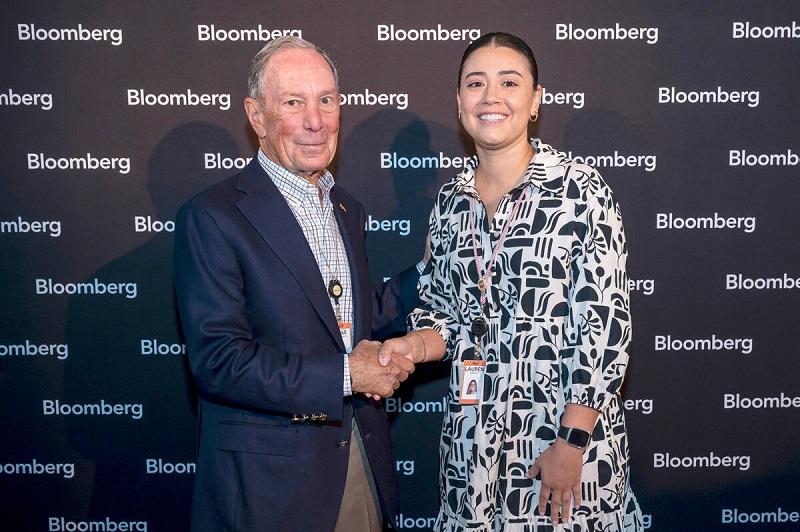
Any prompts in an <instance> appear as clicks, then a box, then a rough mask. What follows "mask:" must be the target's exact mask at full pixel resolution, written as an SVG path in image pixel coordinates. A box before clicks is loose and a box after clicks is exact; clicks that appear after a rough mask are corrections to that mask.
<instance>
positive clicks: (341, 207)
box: [339, 203, 347, 212]
mask: <svg viewBox="0 0 800 532" xmlns="http://www.w3.org/2000/svg"><path fill="white" fill-rule="evenodd" d="M339 208H340V209H342V212H347V209H345V208H344V205H343V204H341V203H340V204H339Z"/></svg>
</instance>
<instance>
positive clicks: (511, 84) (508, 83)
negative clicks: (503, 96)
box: [502, 79, 518, 87]
mask: <svg viewBox="0 0 800 532" xmlns="http://www.w3.org/2000/svg"><path fill="white" fill-rule="evenodd" d="M502 85H503V87H516V86H517V85H518V84H517V82H516V81H514V80H512V79H507V80H505V81H503V83H502Z"/></svg>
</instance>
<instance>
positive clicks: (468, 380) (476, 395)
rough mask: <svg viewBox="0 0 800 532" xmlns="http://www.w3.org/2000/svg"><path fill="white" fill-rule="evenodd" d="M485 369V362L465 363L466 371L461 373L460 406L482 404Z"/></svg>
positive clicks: (472, 361) (473, 361)
mask: <svg viewBox="0 0 800 532" xmlns="http://www.w3.org/2000/svg"><path fill="white" fill-rule="evenodd" d="M485 369H486V361H485V360H465V361H464V371H463V372H462V373H461V394H460V395H459V400H458V404H460V405H477V404H478V403H480V402H481V390H482V389H483V371H484V370H485Z"/></svg>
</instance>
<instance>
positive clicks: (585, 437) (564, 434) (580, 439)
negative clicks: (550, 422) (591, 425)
mask: <svg viewBox="0 0 800 532" xmlns="http://www.w3.org/2000/svg"><path fill="white" fill-rule="evenodd" d="M558 437H559V438H562V439H564V440H565V441H566V442H567V443H568V444H569V445H571V446H572V447H576V448H578V449H586V448H587V447H588V446H589V442H591V441H592V435H591V434H590V433H589V432H586V431H585V430H583V429H579V428H577V427H566V426H564V425H562V426H561V427H559V429H558Z"/></svg>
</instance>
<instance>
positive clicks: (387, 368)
mask: <svg viewBox="0 0 800 532" xmlns="http://www.w3.org/2000/svg"><path fill="white" fill-rule="evenodd" d="M380 347H381V344H380V342H371V341H369V340H362V341H360V342H359V343H358V345H356V347H355V349H353V351H352V352H351V353H350V359H349V362H350V386H351V387H352V389H353V392H361V393H364V394H366V395H367V396H368V397H373V398H375V399H380V398H381V397H389V396H391V395H392V394H393V393H394V391H395V390H396V389H397V388H398V387H400V383H401V382H403V381H404V380H406V379H407V378H408V376H409V374H411V373H413V372H414V363H413V362H411V361H410V360H408V359H406V358H404V357H394V358H392V360H391V361H390V362H391V363H389V364H387V365H382V364H381V363H380V362H379V360H378V350H379V349H380Z"/></svg>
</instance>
